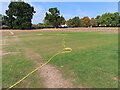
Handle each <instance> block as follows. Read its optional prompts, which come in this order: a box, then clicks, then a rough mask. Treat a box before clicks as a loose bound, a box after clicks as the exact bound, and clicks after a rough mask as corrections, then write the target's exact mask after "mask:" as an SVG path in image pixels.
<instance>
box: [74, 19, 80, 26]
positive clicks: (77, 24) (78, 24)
mask: <svg viewBox="0 0 120 90" xmlns="http://www.w3.org/2000/svg"><path fill="white" fill-rule="evenodd" d="M72 25H73V26H74V27H78V26H80V19H79V17H74V18H73V19H72Z"/></svg>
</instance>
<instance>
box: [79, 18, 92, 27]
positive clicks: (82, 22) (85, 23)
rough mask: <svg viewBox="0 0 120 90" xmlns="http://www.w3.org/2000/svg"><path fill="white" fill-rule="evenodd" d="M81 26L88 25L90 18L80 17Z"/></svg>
mask: <svg viewBox="0 0 120 90" xmlns="http://www.w3.org/2000/svg"><path fill="white" fill-rule="evenodd" d="M80 22H81V26H83V27H89V26H90V19H89V17H83V18H81V19H80Z"/></svg>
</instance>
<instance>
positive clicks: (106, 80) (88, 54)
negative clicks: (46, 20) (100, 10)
mask: <svg viewBox="0 0 120 90" xmlns="http://www.w3.org/2000/svg"><path fill="white" fill-rule="evenodd" d="M62 33H64V34H65V41H66V46H67V47H70V48H72V49H73V51H72V52H71V53H67V54H61V55H59V56H56V57H55V58H54V59H53V60H52V61H51V62H50V64H52V65H54V66H56V67H57V68H58V69H59V70H61V71H62V73H63V76H64V77H65V78H66V79H69V80H71V82H72V83H73V85H74V86H75V87H79V86H83V87H88V88H115V87H117V86H118V35H117V33H113V32H107V31H105V32H102V31H99V32H32V33H18V34H16V36H17V37H18V38H17V39H16V40H15V38H16V37H13V36H4V37H3V38H6V39H7V43H8V45H5V46H4V47H3V51H5V52H18V53H16V54H7V55H4V56H3V74H2V75H3V82H2V83H3V87H8V86H10V85H12V84H14V83H15V82H16V81H18V80H19V79H21V78H22V77H23V76H25V75H26V74H27V73H29V72H30V71H32V70H33V69H34V68H36V65H35V62H40V61H41V60H42V61H43V62H45V61H47V60H48V59H49V58H50V57H51V56H53V55H54V54H56V53H57V52H59V51H61V50H62V49H63V46H62V38H63V35H61V34H62ZM26 48H29V49H30V50H32V51H34V52H35V53H37V54H39V55H40V56H41V57H42V59H39V58H31V60H30V58H28V57H29V56H28V55H27V54H26V51H25V50H26ZM28 52H29V51H28ZM38 74H39V73H38V72H35V73H34V74H33V75H31V76H29V77H28V78H27V79H26V80H25V81H23V82H22V83H20V84H19V85H17V86H16V87H22V88H24V87H29V88H35V87H36V88H43V87H44V85H43V80H42V78H40V76H39V75H38Z"/></svg>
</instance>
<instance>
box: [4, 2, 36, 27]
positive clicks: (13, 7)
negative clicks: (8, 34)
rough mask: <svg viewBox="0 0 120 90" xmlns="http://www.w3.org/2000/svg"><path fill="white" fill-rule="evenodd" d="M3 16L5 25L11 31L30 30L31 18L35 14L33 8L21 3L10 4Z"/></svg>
mask: <svg viewBox="0 0 120 90" xmlns="http://www.w3.org/2000/svg"><path fill="white" fill-rule="evenodd" d="M8 8H9V9H8V10H6V15H7V16H4V20H5V23H6V24H7V25H8V26H9V28H11V29H13V28H15V29H31V27H32V21H31V20H32V18H33V14H34V13H35V11H34V8H33V7H32V6H30V4H28V3H25V2H23V1H21V2H10V4H9V6H8Z"/></svg>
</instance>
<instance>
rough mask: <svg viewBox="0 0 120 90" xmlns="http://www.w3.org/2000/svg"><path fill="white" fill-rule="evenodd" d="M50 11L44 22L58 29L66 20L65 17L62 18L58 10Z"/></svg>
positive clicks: (51, 9) (52, 9)
mask: <svg viewBox="0 0 120 90" xmlns="http://www.w3.org/2000/svg"><path fill="white" fill-rule="evenodd" d="M48 11H49V12H47V13H46V16H45V19H44V21H47V22H48V23H49V24H51V25H52V26H53V27H58V26H59V25H60V24H61V23H62V21H63V20H65V19H64V17H63V16H60V11H59V10H58V9H57V8H50V9H49V10H48Z"/></svg>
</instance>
